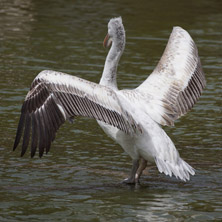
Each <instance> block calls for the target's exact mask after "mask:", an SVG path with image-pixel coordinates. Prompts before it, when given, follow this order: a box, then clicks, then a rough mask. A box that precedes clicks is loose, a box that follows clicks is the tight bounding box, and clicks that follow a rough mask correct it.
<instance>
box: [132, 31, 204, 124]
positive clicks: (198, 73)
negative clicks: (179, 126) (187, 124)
mask: <svg viewBox="0 0 222 222" xmlns="http://www.w3.org/2000/svg"><path fill="white" fill-rule="evenodd" d="M205 85H206V80H205V75H204V72H203V70H202V66H201V62H200V58H199V56H198V50H197V47H196V45H195V43H194V41H193V40H192V38H191V37H190V35H189V34H188V33H187V32H186V31H185V30H184V29H182V28H180V27H174V29H173V31H172V33H171V36H170V38H169V41H168V44H167V46H166V49H165V51H164V53H163V55H162V57H161V59H160V61H159V63H158V65H157V67H156V68H155V69H154V71H153V72H152V74H151V75H150V76H149V77H148V78H147V79H146V80H145V81H144V82H143V83H142V84H141V85H140V86H139V87H138V88H137V89H136V90H135V91H136V92H137V93H140V94H142V95H143V97H146V96H148V97H149V98H151V99H150V100H149V101H147V108H146V111H147V113H148V114H149V115H150V116H151V118H153V119H154V120H155V121H157V122H158V123H160V124H162V125H173V124H174V121H175V120H176V119H178V118H179V117H180V116H182V115H185V114H186V113H187V112H188V111H189V110H190V109H192V107H193V105H194V104H195V103H196V101H197V100H198V99H199V97H200V95H201V93H202V91H203V89H204V87H205ZM150 104H152V106H150ZM161 107H164V109H162V108H161ZM169 110H171V111H173V115H172V113H169V112H168V111H169ZM157 113H158V114H157Z"/></svg>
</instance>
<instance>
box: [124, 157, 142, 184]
mask: <svg viewBox="0 0 222 222" xmlns="http://www.w3.org/2000/svg"><path fill="white" fill-rule="evenodd" d="M138 167H139V160H133V166H132V170H131V172H130V176H129V178H126V179H125V180H124V181H123V183H127V184H134V183H135V175H136V172H137V169H138Z"/></svg>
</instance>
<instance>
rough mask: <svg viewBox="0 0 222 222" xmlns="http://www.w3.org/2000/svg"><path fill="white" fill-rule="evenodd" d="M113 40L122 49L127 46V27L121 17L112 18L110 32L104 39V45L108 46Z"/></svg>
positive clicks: (109, 24) (109, 25)
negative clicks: (125, 27)
mask: <svg viewBox="0 0 222 222" xmlns="http://www.w3.org/2000/svg"><path fill="white" fill-rule="evenodd" d="M112 42H113V43H115V44H116V45H117V46H118V47H119V48H120V50H122V49H123V48H124V46H125V29H124V26H123V23H122V18H121V17H117V18H112V19H110V21H109V23H108V33H107V35H106V37H105V39H104V42H103V46H104V47H105V48H107V47H109V46H110V45H111V43H112Z"/></svg>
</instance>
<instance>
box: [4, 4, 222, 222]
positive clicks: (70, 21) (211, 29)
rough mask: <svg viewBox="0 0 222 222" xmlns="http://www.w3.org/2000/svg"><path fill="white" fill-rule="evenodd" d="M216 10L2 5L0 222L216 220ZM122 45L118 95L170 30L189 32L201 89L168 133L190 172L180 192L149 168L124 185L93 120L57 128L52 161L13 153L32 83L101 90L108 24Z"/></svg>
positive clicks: (113, 148)
mask: <svg viewBox="0 0 222 222" xmlns="http://www.w3.org/2000/svg"><path fill="white" fill-rule="evenodd" d="M221 9H222V4H221V3H220V1H217V0H213V1H207V0H203V1H202V0H197V1H187V0H186V1H185V0H182V1H170V2H169V1H145V0H144V1H140V2H138V3H135V1H132V0H129V1H126V0H123V1H121V2H120V1H115V0H112V1H109V2H104V1H101V0H96V1H93V2H91V3H89V2H86V1H71V0H68V1H65V3H64V2H63V1H58V0H57V1H53V2H52V1H44V4H43V3H42V1H41V3H40V1H39V2H37V1H33V0H17V1H6V0H3V1H1V7H0V28H1V32H0V76H1V81H0V116H1V127H0V135H1V144H0V178H1V180H0V221H120V222H123V221H127V222H128V221H221V220H222V195H221V192H222V186H221V184H222V169H221V168H222V160H221V157H222V143H221V140H222V138H221V135H222V124H221V122H222V121H221V96H222V91H221V80H222V78H221V64H222V39H221V36H222V29H221V21H222V11H221ZM118 15H121V16H122V18H123V22H124V25H125V29H126V36H127V44H126V49H125V52H124V55H123V56H122V59H121V62H120V65H119V69H118V83H119V88H134V87H136V86H137V85H138V84H140V83H141V82H142V81H143V80H145V79H146V77H147V75H148V74H149V73H151V71H152V70H153V68H154V67H155V65H156V64H157V62H158V60H159V58H160V56H161V54H162V52H163V50H164V47H165V45H166V42H167V40H168V37H169V34H170V32H171V30H172V27H173V26H176V25H179V26H182V27H183V28H185V29H186V30H188V31H189V33H190V34H191V36H192V37H193V39H194V40H195V42H196V44H197V47H198V49H199V55H200V58H201V62H202V65H203V68H204V71H205V73H206V79H207V87H206V89H205V91H204V93H203V95H202V96H201V99H200V100H199V101H198V103H197V104H196V105H195V106H194V108H193V110H192V111H191V112H189V113H188V114H187V115H186V116H184V117H183V118H181V119H179V120H178V121H177V122H176V127H173V128H167V127H165V130H166V131H167V133H168V135H169V136H170V137H171V138H172V140H173V141H174V143H175V145H176V147H177V148H178V150H179V152H180V154H181V156H182V157H183V158H184V159H185V160H186V161H187V162H188V163H190V164H191V165H192V166H193V167H194V168H195V169H196V175H195V176H194V177H192V178H191V181H189V182H187V183H183V182H180V181H178V180H176V179H175V178H169V177H166V176H164V175H162V174H159V173H158V171H157V169H156V167H155V166H149V167H148V168H147V170H146V172H145V173H144V175H143V177H142V178H141V185H139V186H136V187H135V186H126V185H123V184H121V181H122V180H123V179H124V178H126V177H127V175H128V173H129V170H130V167H131V160H130V158H129V156H127V155H126V154H125V153H123V150H122V149H121V147H119V146H118V145H117V144H114V143H113V142H112V141H111V140H110V139H109V138H107V137H106V136H105V135H104V134H103V132H102V130H101V129H100V128H99V127H98V125H97V123H96V122H95V121H94V120H88V119H85V118H79V119H77V120H76V121H75V123H74V124H69V123H66V124H64V125H63V126H62V127H61V129H60V130H59V132H58V134H57V138H56V140H55V142H54V143H53V145H52V148H51V150H50V152H49V154H47V155H44V157H43V158H41V159H39V158H38V157H35V158H33V159H31V158H29V153H26V155H25V156H24V157H23V158H20V150H19V149H18V150H16V151H15V152H12V145H13V142H14V137H15V133H16V127H17V124H18V119H19V114H20V109H21V104H22V101H23V99H24V97H25V95H26V93H27V91H28V89H29V86H30V84H31V82H32V80H33V79H34V77H35V76H36V75H37V74H38V73H39V72H40V71H41V70H44V69H53V70H58V71H62V72H66V73H69V74H73V75H76V76H79V77H82V78H85V79H88V80H91V81H95V82H98V81H99V79H100V76H101V72H102V69H103V64H104V60H105V57H106V54H107V50H105V49H104V48H103V47H102V41H103V38H104V36H105V35H106V32H107V22H108V20H109V19H110V18H111V17H114V16H118Z"/></svg>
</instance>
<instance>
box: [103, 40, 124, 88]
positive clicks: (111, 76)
mask: <svg viewBox="0 0 222 222" xmlns="http://www.w3.org/2000/svg"><path fill="white" fill-rule="evenodd" d="M124 47H125V40H123V41H122V42H121V43H120V44H116V43H115V42H113V43H112V46H111V49H110V50H109V53H108V55H107V57H106V62H105V66H104V69H103V74H102V77H101V79H100V84H101V85H104V86H109V87H111V88H113V89H117V82H116V74H117V67H118V63H119V60H120V57H121V55H122V53H123V50H124Z"/></svg>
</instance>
